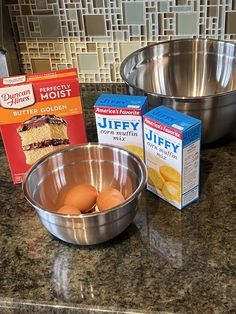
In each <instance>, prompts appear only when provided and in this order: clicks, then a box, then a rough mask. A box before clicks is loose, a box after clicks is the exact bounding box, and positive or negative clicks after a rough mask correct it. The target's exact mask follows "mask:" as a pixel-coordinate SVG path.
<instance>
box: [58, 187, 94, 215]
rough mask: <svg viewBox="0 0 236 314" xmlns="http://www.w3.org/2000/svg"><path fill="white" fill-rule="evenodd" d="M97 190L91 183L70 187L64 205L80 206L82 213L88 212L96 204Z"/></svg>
mask: <svg viewBox="0 0 236 314" xmlns="http://www.w3.org/2000/svg"><path fill="white" fill-rule="evenodd" d="M96 199H97V190H96V189H95V187H94V186H92V185H90V184H79V185H76V186H74V187H73V188H72V189H70V190H69V191H68V192H67V194H66V197H65V199H64V205H69V206H73V207H76V208H78V209H79V210H80V211H81V213H86V212H87V211H89V210H91V209H92V207H93V206H94V205H95V203H96Z"/></svg>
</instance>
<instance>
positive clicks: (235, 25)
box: [226, 12, 236, 34]
mask: <svg viewBox="0 0 236 314" xmlns="http://www.w3.org/2000/svg"><path fill="white" fill-rule="evenodd" d="M226 33H227V34H236V12H226Z"/></svg>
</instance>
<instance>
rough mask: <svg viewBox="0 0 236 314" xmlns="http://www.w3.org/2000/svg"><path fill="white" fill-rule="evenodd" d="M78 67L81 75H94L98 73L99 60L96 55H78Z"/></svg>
mask: <svg viewBox="0 0 236 314" xmlns="http://www.w3.org/2000/svg"><path fill="white" fill-rule="evenodd" d="M78 66H79V72H80V73H94V72H95V71H98V60H97V55H96V54H86V55H83V54H78Z"/></svg>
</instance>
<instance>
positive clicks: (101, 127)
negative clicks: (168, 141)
mask: <svg viewBox="0 0 236 314" xmlns="http://www.w3.org/2000/svg"><path fill="white" fill-rule="evenodd" d="M147 110H148V103H147V97H146V96H129V95H117V94H102V95H101V96H100V97H99V98H98V99H97V101H96V103H95V106H94V111H95V118H96V125H97V134H98V141H99V143H103V144H113V145H117V146H120V147H123V148H126V149H129V150H131V151H132V152H134V153H135V154H137V155H138V156H139V157H141V158H142V159H144V148H143V114H144V113H145V112H147Z"/></svg>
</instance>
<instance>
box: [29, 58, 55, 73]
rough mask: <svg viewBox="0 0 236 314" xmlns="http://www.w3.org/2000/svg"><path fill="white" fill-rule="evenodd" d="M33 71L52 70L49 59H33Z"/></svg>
mask: <svg viewBox="0 0 236 314" xmlns="http://www.w3.org/2000/svg"><path fill="white" fill-rule="evenodd" d="M31 63H32V69H33V72H34V73H36V72H46V71H51V64H50V61H49V60H48V59H31Z"/></svg>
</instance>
